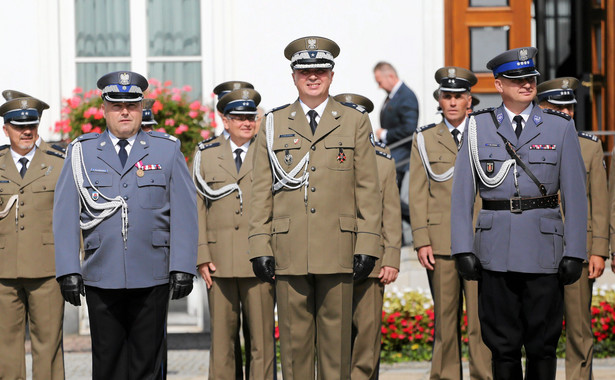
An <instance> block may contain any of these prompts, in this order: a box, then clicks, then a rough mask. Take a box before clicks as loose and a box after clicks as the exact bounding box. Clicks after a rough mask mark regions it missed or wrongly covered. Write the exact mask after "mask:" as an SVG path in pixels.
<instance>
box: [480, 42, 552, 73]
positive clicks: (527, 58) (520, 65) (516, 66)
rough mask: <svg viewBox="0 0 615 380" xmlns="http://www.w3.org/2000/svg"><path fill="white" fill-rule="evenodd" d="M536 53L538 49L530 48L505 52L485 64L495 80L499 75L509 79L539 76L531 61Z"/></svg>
mask: <svg viewBox="0 0 615 380" xmlns="http://www.w3.org/2000/svg"><path fill="white" fill-rule="evenodd" d="M536 53H538V49H536V48H535V47H532V46H529V47H522V48H517V49H511V50H507V51H505V52H504V53H501V54H499V55H497V56H496V57H495V58H493V59H492V60H490V61H489V62H487V68H488V69H489V70H491V71H493V76H494V77H496V78H497V77H499V76H500V75H501V76H503V77H504V78H509V79H515V78H525V77H534V76H539V75H540V73H539V72H538V71H537V70H536V64H535V63H534V60H533V58H534V56H536Z"/></svg>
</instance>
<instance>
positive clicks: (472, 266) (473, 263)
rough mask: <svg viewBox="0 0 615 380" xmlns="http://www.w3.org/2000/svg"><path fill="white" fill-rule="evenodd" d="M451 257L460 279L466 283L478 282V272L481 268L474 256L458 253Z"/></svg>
mask: <svg viewBox="0 0 615 380" xmlns="http://www.w3.org/2000/svg"><path fill="white" fill-rule="evenodd" d="M453 257H454V258H455V266H456V267H457V272H459V275H460V276H461V278H463V279H464V280H466V281H478V280H480V272H481V271H482V270H483V267H482V266H481V265H480V260H478V257H476V255H474V254H473V253H470V252H465V253H459V254H457V255H455V256H453Z"/></svg>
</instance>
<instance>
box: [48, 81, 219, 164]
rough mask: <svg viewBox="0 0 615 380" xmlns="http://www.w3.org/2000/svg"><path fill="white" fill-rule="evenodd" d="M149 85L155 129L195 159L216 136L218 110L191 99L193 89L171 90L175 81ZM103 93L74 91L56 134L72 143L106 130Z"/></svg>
mask: <svg viewBox="0 0 615 380" xmlns="http://www.w3.org/2000/svg"><path fill="white" fill-rule="evenodd" d="M149 83H150V86H149V88H148V90H147V91H146V92H145V97H146V98H152V99H156V102H154V105H153V106H152V112H153V113H154V118H155V119H156V121H157V122H158V125H157V126H154V127H155V128H154V129H155V130H157V131H159V132H166V133H168V134H170V135H173V136H175V137H177V138H178V139H179V140H180V141H181V143H182V146H181V150H182V152H183V153H184V155H185V156H186V157H191V156H192V153H193V151H194V148H195V146H196V144H197V143H198V142H199V141H201V140H203V139H206V138H208V137H210V136H213V133H214V129H215V127H216V121H215V113H214V111H213V110H212V109H211V107H210V106H207V105H204V104H202V103H201V102H200V101H198V100H195V101H190V100H189V99H188V93H189V92H190V91H192V88H191V87H190V86H183V87H182V88H175V87H171V86H172V83H171V81H166V82H164V83H161V82H159V81H158V80H156V79H150V80H149ZM100 94H101V93H100V90H98V89H97V90H91V91H87V92H84V91H83V90H82V89H81V88H76V89H74V90H73V95H72V96H71V97H69V98H66V99H63V101H62V103H63V108H62V120H60V121H58V122H56V123H55V130H54V132H56V133H60V135H61V138H62V139H63V140H72V139H74V138H75V137H77V136H79V135H82V134H84V133H90V132H97V133H101V132H102V131H104V129H105V128H106V122H105V119H104V117H103V112H102V110H101V105H102V103H103V101H102V98H101V97H100Z"/></svg>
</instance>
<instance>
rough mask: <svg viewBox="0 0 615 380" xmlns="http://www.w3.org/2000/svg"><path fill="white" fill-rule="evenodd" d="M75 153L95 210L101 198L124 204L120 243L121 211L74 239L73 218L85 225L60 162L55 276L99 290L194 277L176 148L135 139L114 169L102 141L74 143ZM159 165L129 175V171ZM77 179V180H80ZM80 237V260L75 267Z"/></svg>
mask: <svg viewBox="0 0 615 380" xmlns="http://www.w3.org/2000/svg"><path fill="white" fill-rule="evenodd" d="M78 140H79V141H81V144H82V149H83V161H84V172H86V173H87V175H88V176H89V179H90V180H91V182H92V183H93V184H94V186H96V187H97V188H98V190H99V193H96V192H95V191H94V190H93V189H92V185H91V184H90V182H88V180H87V178H86V179H85V182H84V186H85V187H86V188H87V190H88V193H89V194H90V196H91V197H92V199H93V200H94V199H95V198H97V199H96V201H97V202H98V203H102V202H105V201H104V199H103V197H102V195H103V194H104V195H105V196H106V197H109V198H113V197H115V196H117V195H120V196H122V197H123V198H124V199H125V200H126V202H127V204H128V235H127V241H126V244H124V241H123V238H122V232H121V230H122V219H121V210H117V211H116V212H115V213H114V214H113V215H111V216H110V217H109V218H107V219H105V220H103V221H102V222H101V223H100V224H99V225H97V226H96V227H94V228H92V229H89V230H83V231H80V228H79V217H80V216H81V217H82V218H83V219H84V220H90V219H89V216H88V215H87V213H86V212H85V211H83V210H81V209H82V207H80V198H79V194H78V193H77V187H76V186H75V182H74V180H73V168H72V166H71V156H72V153H73V145H72V144H71V145H70V146H69V150H68V155H67V158H66V162H65V165H64V168H63V169H62V172H61V173H60V178H59V180H58V184H57V186H56V193H55V199H54V212H53V219H54V223H53V227H54V228H53V232H54V237H55V241H56V276H57V277H60V276H63V275H66V274H71V273H78V274H82V275H83V279H84V282H85V284H86V285H89V286H95V287H99V288H104V289H118V288H144V287H151V286H155V285H161V284H165V283H168V277H169V271H181V272H186V273H191V274H196V256H197V240H198V227H197V226H198V224H197V223H198V222H197V211H196V210H197V209H196V190H195V188H194V184H193V182H192V180H191V178H190V174H189V173H188V168H187V166H186V161H185V158H184V156H183V154H182V153H181V151H180V150H179V146H180V143H179V142H178V141H177V140H176V139H175V138H173V137H170V136H169V135H168V134H163V133H159V132H148V133H145V132H142V131H139V133H138V134H137V137H136V140H135V142H134V144H133V146H132V148H131V151H130V155H129V156H128V160H127V161H126V165H125V166H124V168H122V165H121V163H120V160H119V158H118V154H117V153H116V151H115V148H114V147H113V145H112V143H111V140H110V138H109V134H108V133H107V132H104V133H102V134H98V133H90V134H86V135H82V136H80V137H79V138H78ZM139 161H140V162H141V163H142V164H143V165H153V166H156V165H159V166H158V167H157V168H155V169H153V170H145V171H144V173H143V176H139V175H137V168H136V167H135V165H136V164H137V163H138V162H139ZM84 177H85V176H84ZM81 233H83V246H84V250H85V257H84V259H83V265H80V262H79V242H80V237H81Z"/></svg>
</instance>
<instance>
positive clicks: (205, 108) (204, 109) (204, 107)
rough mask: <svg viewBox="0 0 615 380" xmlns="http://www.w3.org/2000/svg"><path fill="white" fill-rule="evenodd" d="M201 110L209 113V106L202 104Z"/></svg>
mask: <svg viewBox="0 0 615 380" xmlns="http://www.w3.org/2000/svg"><path fill="white" fill-rule="evenodd" d="M201 111H202V112H206V113H209V107H207V106H201Z"/></svg>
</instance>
